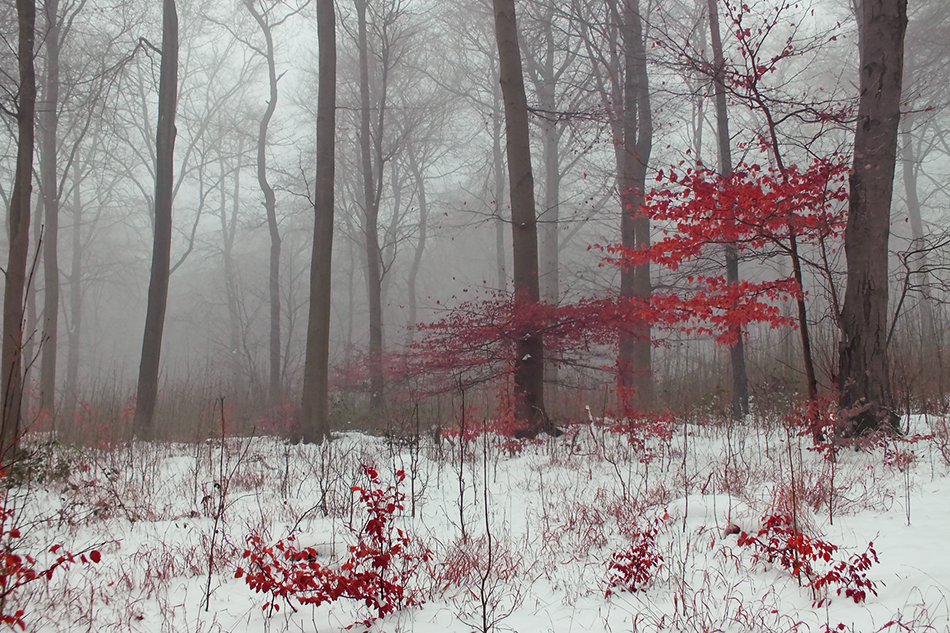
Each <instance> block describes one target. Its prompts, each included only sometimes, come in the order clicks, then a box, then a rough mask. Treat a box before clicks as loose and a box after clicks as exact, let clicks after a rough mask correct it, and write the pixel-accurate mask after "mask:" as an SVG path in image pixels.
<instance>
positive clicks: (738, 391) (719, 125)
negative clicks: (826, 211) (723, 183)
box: [697, 0, 749, 420]
mask: <svg viewBox="0 0 950 633" xmlns="http://www.w3.org/2000/svg"><path fill="white" fill-rule="evenodd" d="M708 6H709V33H710V39H711V40H712V41H711V44H712V50H713V66H714V68H715V71H716V74H715V76H714V77H713V82H714V89H715V100H716V140H717V144H718V149H719V173H720V175H721V176H722V177H723V178H729V177H730V176H731V175H732V143H731V140H730V137H729V112H728V110H727V108H726V84H725V67H726V60H725V56H724V55H723V52H722V36H721V34H720V32H719V6H718V0H708ZM699 128H700V129H702V121H700V125H699ZM697 154H698V152H697ZM726 283H728V284H730V285H733V284H737V283H739V251H738V249H737V248H736V245H735V244H726ZM732 334H733V335H734V336H735V337H736V342H735V343H734V344H732V345H730V346H729V365H730V367H731V369H732V419H733V420H743V419H744V418H745V416H746V415H748V413H749V378H748V375H747V374H746V366H745V342H744V341H743V332H742V328H741V327H738V326H733V327H732Z"/></svg>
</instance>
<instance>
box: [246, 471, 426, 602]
mask: <svg viewBox="0 0 950 633" xmlns="http://www.w3.org/2000/svg"><path fill="white" fill-rule="evenodd" d="M363 472H364V473H365V474H366V476H367V478H368V479H369V480H370V482H371V484H372V486H371V487H369V488H364V487H362V486H353V487H351V490H352V491H353V492H358V493H359V501H360V503H362V504H364V505H365V506H366V511H367V514H368V515H369V518H368V519H367V521H366V524H365V525H364V526H363V528H362V529H361V530H360V531H359V532H358V542H357V544H356V545H352V546H350V548H349V554H350V555H349V557H348V558H347V560H346V561H345V562H343V563H342V564H341V565H340V568H339V571H337V570H334V569H331V568H329V567H324V566H322V565H321V564H320V563H318V562H317V558H318V556H319V554H318V552H317V550H316V549H315V548H313V547H307V548H303V549H298V548H297V545H296V543H295V539H294V537H293V536H290V537H288V538H287V540H286V542H285V541H278V542H277V543H276V544H274V545H266V544H265V543H264V542H263V539H262V538H261V537H260V536H259V535H257V534H251V535H249V536H248V537H247V543H248V545H249V546H250V547H249V548H248V549H246V550H244V558H245V559H248V561H249V565H248V566H249V570H245V569H244V568H243V567H238V568H237V570H236V571H235V573H234V577H235V578H244V579H245V582H246V583H247V584H248V586H249V587H251V588H252V589H253V590H254V591H256V592H258V593H268V594H270V598H269V599H268V601H267V602H265V603H264V609H268V608H272V609H274V610H279V609H280V604H279V603H278V599H280V600H282V601H284V602H286V603H287V604H288V605H290V606H291V608H293V602H297V603H299V604H311V605H320V604H323V603H324V602H333V601H335V600H338V599H340V598H350V599H352V600H357V601H359V602H362V603H364V604H365V605H366V606H368V607H370V608H371V609H373V610H374V611H375V612H376V614H375V617H383V616H385V615H387V614H389V613H392V612H394V611H396V610H398V609H401V608H402V607H405V606H411V605H414V604H419V603H420V602H421V600H420V599H419V598H417V596H416V595H415V593H414V592H413V591H412V590H409V589H406V584H407V583H408V581H409V580H410V579H411V578H412V576H414V575H415V572H416V569H417V568H418V566H419V564H420V563H422V562H424V561H427V560H428V557H429V551H428V549H426V548H425V547H422V546H418V545H416V544H415V543H414V542H413V541H412V539H411V538H409V537H408V536H407V535H406V534H405V533H404V532H403V531H402V530H401V529H399V528H395V527H394V526H393V525H392V521H393V518H394V515H395V512H396V511H397V510H402V509H403V506H402V501H403V500H404V499H405V495H404V494H403V493H402V492H400V491H399V484H400V483H401V482H402V481H403V479H405V473H404V472H403V471H401V470H399V471H397V472H396V483H395V484H394V485H392V486H389V487H387V488H382V486H381V483H380V480H379V474H378V472H377V471H376V469H375V468H373V467H371V466H367V465H365V464H364V465H363Z"/></svg>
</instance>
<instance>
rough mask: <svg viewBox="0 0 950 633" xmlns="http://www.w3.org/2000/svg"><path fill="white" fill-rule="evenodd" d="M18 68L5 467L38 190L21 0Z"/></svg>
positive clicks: (11, 442)
mask: <svg viewBox="0 0 950 633" xmlns="http://www.w3.org/2000/svg"><path fill="white" fill-rule="evenodd" d="M16 14H17V26H18V29H17V66H18V70H19V75H20V77H19V79H20V81H19V92H18V94H17V103H16V113H15V116H16V121H17V157H16V173H15V176H14V180H13V191H12V193H11V195H10V210H9V214H8V228H9V231H10V250H9V253H8V255H7V270H6V285H5V286H4V288H3V345H2V355H0V388H2V389H3V392H2V395H0V397H2V398H3V400H2V402H3V411H2V414H3V415H2V419H0V424H2V426H0V468H2V469H6V468H7V467H8V466H9V464H10V463H11V462H12V461H13V459H14V456H15V453H16V447H17V442H18V440H19V436H20V422H21V419H20V417H21V405H22V402H23V356H22V352H23V292H24V290H25V288H26V281H27V266H26V264H27V257H28V255H29V250H30V197H31V193H32V190H33V134H34V124H35V115H36V73H35V70H34V67H33V45H34V39H35V30H36V3H35V1H34V0H16Z"/></svg>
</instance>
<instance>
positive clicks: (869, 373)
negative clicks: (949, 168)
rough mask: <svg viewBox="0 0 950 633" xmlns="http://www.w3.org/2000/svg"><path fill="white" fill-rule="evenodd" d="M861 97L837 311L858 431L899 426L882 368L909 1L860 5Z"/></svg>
mask: <svg viewBox="0 0 950 633" xmlns="http://www.w3.org/2000/svg"><path fill="white" fill-rule="evenodd" d="M858 17H859V19H858V28H859V30H860V31H861V34H862V39H861V45H860V58H861V66H860V84H859V86H860V98H859V101H858V120H857V126H856V129H855V134H854V166H853V169H852V172H851V197H850V203H849V207H848V224H847V226H846V228H845V234H844V240H845V242H844V243H845V253H846V255H847V261H848V277H847V289H846V291H845V298H844V308H843V310H842V313H841V326H842V327H841V329H842V340H841V344H840V348H839V351H840V360H839V367H840V378H839V388H840V391H841V396H840V401H839V404H840V406H841V408H842V409H843V410H844V411H846V412H847V414H848V415H849V416H850V417H851V418H852V419H853V421H854V423H855V432H856V433H858V434H862V433H866V432H868V431H871V430H873V429H878V428H881V427H884V426H887V427H890V428H892V429H894V430H896V429H897V415H896V413H895V412H894V407H893V401H892V397H891V385H890V379H889V376H888V365H887V344H886V341H887V241H888V237H889V233H890V217H891V195H892V194H893V186H894V168H895V163H896V159H897V133H898V124H899V122H900V106H901V83H902V72H903V57H904V32H905V30H906V28H907V2H906V0H863V2H862V6H861V7H859V8H858Z"/></svg>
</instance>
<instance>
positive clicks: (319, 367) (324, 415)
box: [301, 0, 336, 443]
mask: <svg viewBox="0 0 950 633" xmlns="http://www.w3.org/2000/svg"><path fill="white" fill-rule="evenodd" d="M317 37H318V41H319V43H318V46H319V56H320V59H319V88H318V93H317V175H316V193H315V195H314V202H313V212H314V225H313V255H312V258H311V264H310V316H309V319H308V322H307V357H306V360H305V362H304V379H303V402H302V405H303V406H302V411H303V413H302V416H301V418H302V425H301V426H302V428H301V436H302V437H301V439H303V440H304V441H305V442H317V443H320V442H322V441H323V440H324V439H329V438H330V409H329V404H330V386H329V385H330V383H329V377H330V366H329V363H330V286H331V283H330V278H331V277H330V272H331V263H332V251H333V211H334V209H333V189H334V188H333V185H334V151H335V148H336V25H335V15H334V10H333V0H317Z"/></svg>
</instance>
